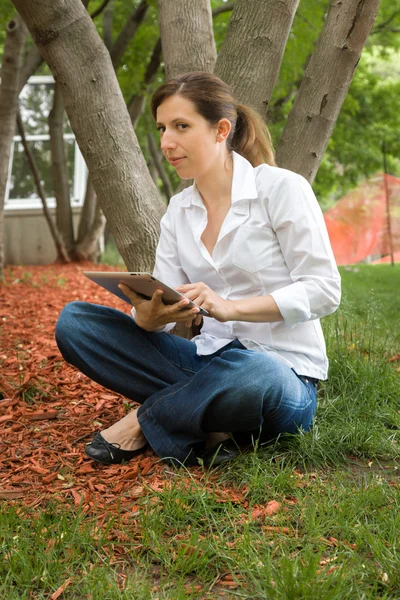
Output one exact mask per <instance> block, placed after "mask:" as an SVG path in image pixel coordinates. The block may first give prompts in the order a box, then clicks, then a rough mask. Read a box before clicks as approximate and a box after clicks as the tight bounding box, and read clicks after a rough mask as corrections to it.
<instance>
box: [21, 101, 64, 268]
mask: <svg viewBox="0 0 400 600" xmlns="http://www.w3.org/2000/svg"><path fill="white" fill-rule="evenodd" d="M17 126H18V132H19V135H20V136H21V143H22V145H23V147H24V150H25V154H26V158H27V159H28V162H29V166H30V168H31V171H32V175H33V179H34V181H35V185H36V189H37V192H38V196H39V198H40V199H41V201H42V205H43V212H44V216H45V219H46V221H47V224H48V226H49V229H50V233H51V236H52V238H53V240H54V243H55V246H56V249H57V254H58V260H60V261H61V262H65V263H67V262H70V261H69V256H68V253H67V251H66V249H65V245H64V241H63V239H62V237H61V235H60V233H59V231H58V229H57V227H56V226H55V224H54V223H53V219H52V218H51V215H50V212H49V209H48V207H47V202H46V194H45V191H44V189H43V186H42V182H41V181H40V176H39V172H38V170H37V166H36V163H35V159H34V157H33V154H32V152H31V151H30V149H29V146H28V144H27V141H26V138H25V131H24V125H23V123H22V119H21V115H20V113H19V111H18V114H17Z"/></svg>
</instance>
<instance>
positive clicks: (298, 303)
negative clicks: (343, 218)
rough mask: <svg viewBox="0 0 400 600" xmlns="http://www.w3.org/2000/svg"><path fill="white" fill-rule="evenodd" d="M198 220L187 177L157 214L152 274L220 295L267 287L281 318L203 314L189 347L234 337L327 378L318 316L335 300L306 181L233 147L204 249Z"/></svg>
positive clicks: (332, 266)
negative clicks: (223, 196)
mask: <svg viewBox="0 0 400 600" xmlns="http://www.w3.org/2000/svg"><path fill="white" fill-rule="evenodd" d="M206 225H207V210H206V208H205V206H204V204H203V201H202V199H201V196H200V194H199V192H198V191H197V189H196V185H194V186H191V187H189V188H186V189H185V190H183V191H182V192H181V193H179V194H177V195H176V196H173V198H171V201H170V204H169V207H168V210H167V212H166V214H165V215H164V217H163V218H162V221H161V235H160V240H159V244H158V247H157V253H156V263H155V268H154V276H155V277H158V278H159V279H160V280H161V281H163V282H164V283H166V284H168V285H169V286H171V287H177V286H180V285H184V284H186V283H196V282H199V281H202V282H204V283H205V284H207V285H208V286H209V287H210V288H211V289H212V290H214V292H216V293H217V294H218V295H219V296H221V297H222V298H225V299H227V300H236V299H243V298H251V297H254V296H266V295H269V294H270V295H271V296H272V297H273V298H274V300H275V302H276V304H277V305H278V308H279V310H280V312H281V315H282V317H283V321H280V322H276V323H251V322H247V321H229V322H227V323H220V322H219V321H217V320H215V319H213V318H211V317H204V323H203V327H202V330H201V334H200V335H199V336H196V337H195V338H193V342H194V343H195V344H196V346H197V353H198V354H211V353H213V352H215V351H216V350H218V349H219V348H221V347H222V346H224V345H226V344H228V343H229V342H230V341H232V340H233V339H239V340H240V342H241V343H242V344H243V345H244V346H245V347H246V348H248V349H251V350H256V351H259V352H266V353H273V354H274V355H275V356H276V357H277V358H278V359H279V360H281V361H283V362H284V363H285V364H287V365H288V366H289V367H291V368H293V369H294V370H295V371H296V372H297V373H298V374H299V375H308V376H310V377H315V378H317V379H326V377H327V371H328V360H327V357H326V351H325V341H324V337H323V333H322V329H321V325H320V322H319V318H320V317H323V316H324V315H328V314H330V313H332V312H333V311H334V310H335V309H336V308H337V306H338V304H339V301H340V275H339V272H338V269H337V266H336V263H335V259H334V256H333V252H332V248H331V245H330V242H329V238H328V234H327V231H326V227H325V222H324V218H323V216H322V212H321V209H320V207H319V204H318V202H317V200H316V198H315V195H314V193H313V191H312V188H311V186H310V185H309V183H308V182H307V181H306V180H305V179H304V178H303V177H301V176H300V175H298V174H296V173H293V172H291V171H287V170H285V169H280V168H278V167H271V166H269V165H267V164H263V165H260V166H258V167H256V168H253V167H252V165H251V164H250V163H249V162H248V161H247V160H246V159H245V158H243V157H242V156H241V155H239V154H237V153H236V152H233V180H232V204H231V208H230V210H229V212H228V214H227V216H226V217H225V220H224V222H223V224H222V226H221V230H220V232H219V236H218V239H217V242H216V244H215V247H214V249H213V252H212V255H210V254H209V252H208V250H207V248H206V247H205V245H204V244H203V242H202V240H201V235H202V233H203V231H204V229H205V227H206ZM173 326H174V324H169V325H167V326H165V327H164V328H162V331H169V330H170V329H171V328H172V327H173Z"/></svg>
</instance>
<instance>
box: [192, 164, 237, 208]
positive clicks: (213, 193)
mask: <svg viewBox="0 0 400 600" xmlns="http://www.w3.org/2000/svg"><path fill="white" fill-rule="evenodd" d="M221 158H222V160H220V161H216V162H215V164H214V165H213V166H212V168H211V169H210V170H209V171H207V172H206V173H204V175H203V176H202V177H200V178H198V179H196V187H197V189H198V191H199V193H200V195H201V197H202V199H203V202H204V205H205V207H206V208H207V209H209V208H220V207H222V206H226V204H229V205H230V204H231V196H232V179H233V159H232V155H228V156H224V157H221Z"/></svg>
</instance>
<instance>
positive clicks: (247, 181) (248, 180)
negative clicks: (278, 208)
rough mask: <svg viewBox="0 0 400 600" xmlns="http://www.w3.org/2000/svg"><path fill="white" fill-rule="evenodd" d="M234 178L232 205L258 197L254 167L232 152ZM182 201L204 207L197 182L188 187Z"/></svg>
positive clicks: (182, 203) (186, 205)
mask: <svg viewBox="0 0 400 600" xmlns="http://www.w3.org/2000/svg"><path fill="white" fill-rule="evenodd" d="M232 158H233V178H232V205H233V204H236V203H239V202H240V201H242V200H252V199H255V198H257V197H258V195H257V186H256V178H255V174H254V168H253V166H252V165H251V164H250V163H249V161H248V160H246V159H245V158H244V157H243V156H241V155H240V154H238V153H237V152H232ZM185 191H186V194H185V193H184V195H183V199H182V201H181V203H180V204H181V206H182V207H188V206H191V205H195V206H201V207H204V204H203V201H202V199H201V196H200V194H199V192H198V190H197V187H196V183H194V184H193V185H192V186H190V187H189V188H187V190H185Z"/></svg>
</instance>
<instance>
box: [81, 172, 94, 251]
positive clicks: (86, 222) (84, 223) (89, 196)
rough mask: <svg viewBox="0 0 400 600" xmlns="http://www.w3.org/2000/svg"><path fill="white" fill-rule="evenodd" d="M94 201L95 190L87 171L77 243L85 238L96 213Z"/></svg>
mask: <svg viewBox="0 0 400 600" xmlns="http://www.w3.org/2000/svg"><path fill="white" fill-rule="evenodd" d="M96 203H97V199H96V192H95V191H94V187H93V184H92V179H91V177H90V173H89V175H88V178H87V182H86V194H85V200H84V203H83V206H82V212H81V218H80V220H79V230H78V238H77V243H78V244H82V242H83V240H84V239H85V236H86V235H87V233H88V232H89V231H90V228H91V226H92V223H93V221H94V216H95V213H96Z"/></svg>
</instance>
